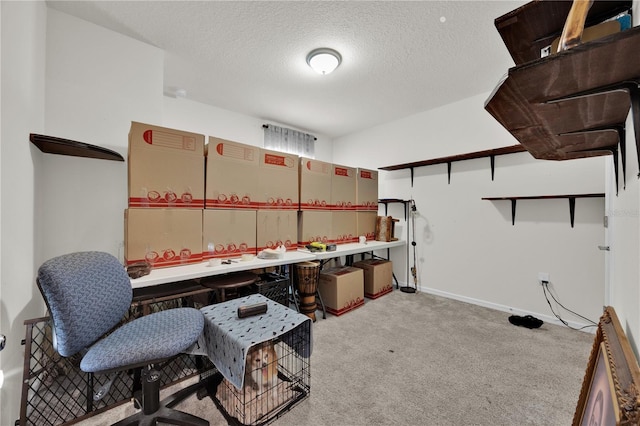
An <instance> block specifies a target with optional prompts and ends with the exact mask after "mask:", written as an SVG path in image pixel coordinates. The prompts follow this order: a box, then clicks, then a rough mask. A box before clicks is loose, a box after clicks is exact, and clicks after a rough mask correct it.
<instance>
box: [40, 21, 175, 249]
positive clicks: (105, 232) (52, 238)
mask: <svg viewBox="0 0 640 426" xmlns="http://www.w3.org/2000/svg"><path fill="white" fill-rule="evenodd" d="M47 26H48V28H47V80H46V92H47V93H46V99H47V103H46V126H45V127H46V133H47V134H49V135H52V136H58V137H63V138H68V139H72V140H77V141H81V142H85V143H89V144H93V145H98V146H102V147H105V148H110V149H112V150H114V151H117V152H119V153H120V154H122V156H123V157H124V158H125V159H126V158H127V146H128V133H129V127H130V125H131V121H132V120H133V121H142V122H151V123H156V122H160V123H161V122H162V116H163V110H162V109H163V105H162V99H163V93H162V84H163V71H162V69H163V59H164V54H163V52H162V51H161V50H159V49H157V48H155V47H152V46H149V45H146V44H143V43H140V42H137V41H135V40H132V39H130V38H128V37H124V36H121V35H119V34H116V33H114V32H112V31H108V30H106V29H103V28H101V27H98V26H95V25H93V24H90V23H88V22H86V21H82V20H79V19H76V18H73V17H71V16H69V15H66V14H64V13H60V12H57V11H55V10H49V11H48V21H47ZM43 166H44V167H43V169H44V174H43V179H42V180H41V182H39V184H40V185H41V188H42V197H41V199H40V200H39V201H40V206H41V208H40V209H39V211H40V212H42V213H43V218H42V221H43V225H44V226H43V229H42V235H41V236H40V240H41V242H42V246H43V258H44V259H48V258H50V257H53V256H55V255H58V254H62V253H67V252H70V251H75V250H104V251H107V252H109V253H112V254H114V255H120V256H121V254H120V253H119V247H120V246H121V244H122V242H123V235H124V230H123V229H124V228H123V212H124V209H125V208H126V205H127V165H126V163H125V162H116V161H105V160H97V159H88V158H80V157H68V156H60V155H46V156H45V157H44V158H43Z"/></svg>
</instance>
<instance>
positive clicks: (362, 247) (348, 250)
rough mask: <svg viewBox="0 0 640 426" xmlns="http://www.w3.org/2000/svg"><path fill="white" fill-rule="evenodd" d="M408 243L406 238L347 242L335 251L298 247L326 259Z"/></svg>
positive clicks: (318, 257) (304, 251) (302, 250)
mask: <svg viewBox="0 0 640 426" xmlns="http://www.w3.org/2000/svg"><path fill="white" fill-rule="evenodd" d="M406 244H407V242H406V241H404V240H397V241H390V242H388V243H387V242H384V241H367V242H366V243H364V244H360V243H347V244H338V247H337V248H336V250H335V251H320V252H311V251H309V250H308V249H300V248H299V249H298V252H299V253H308V254H311V255H313V256H315V260H324V259H332V258H334V257H340V256H349V255H351V254H358V253H368V252H370V251H376V250H384V249H388V248H393V247H402V246H405V245H406Z"/></svg>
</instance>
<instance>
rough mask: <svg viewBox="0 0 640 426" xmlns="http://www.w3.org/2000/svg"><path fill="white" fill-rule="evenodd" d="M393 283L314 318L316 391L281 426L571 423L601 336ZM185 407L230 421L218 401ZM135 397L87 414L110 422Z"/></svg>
mask: <svg viewBox="0 0 640 426" xmlns="http://www.w3.org/2000/svg"><path fill="white" fill-rule="evenodd" d="M508 317H509V314H507V313H504V312H500V311H495V310H491V309H487V308H483V307H479V306H476V305H471V304H466V303H462V302H459V301H455V300H451V299H446V298H442V297H437V296H433V295H429V294H424V293H417V294H407V293H402V292H400V291H397V290H396V291H393V292H392V293H390V294H388V295H385V296H383V297H381V298H379V299H376V300H367V303H366V304H365V306H363V307H361V308H358V309H356V310H355V311H352V312H349V313H347V314H345V315H343V316H340V317H335V316H332V315H327V319H322V314H321V313H320V312H319V314H318V321H317V322H316V323H315V324H314V325H313V335H314V347H313V355H312V357H311V392H310V396H309V397H308V398H307V399H305V400H304V401H302V402H301V403H300V404H298V405H297V406H295V407H294V408H293V409H292V410H291V411H289V412H288V413H286V414H284V415H283V417H281V418H279V419H277V420H276V421H275V422H274V423H273V424H275V425H280V426H302V425H487V426H489V425H491V426H494V425H519V426H520V425H544V426H549V425H569V424H571V420H572V418H573V413H574V410H575V406H576V403H577V400H578V394H579V392H580V386H581V383H582V379H583V376H584V372H585V369H586V366H587V359H588V356H589V351H590V349H591V344H592V342H593V337H594V336H593V335H592V334H589V333H585V332H581V331H574V330H571V329H568V328H566V327H562V326H558V325H553V324H546V323H545V324H544V325H543V326H542V327H541V328H539V329H533V330H530V329H526V328H523V327H516V326H514V325H511V324H510V323H509V321H508ZM179 408H180V409H182V410H184V411H188V412H190V413H193V414H196V415H198V416H202V417H205V418H207V419H208V420H209V421H210V422H211V424H212V425H225V424H227V422H226V421H225V419H224V417H223V416H222V414H221V413H220V412H219V411H218V410H217V408H216V407H215V405H214V404H213V402H212V401H211V399H209V398H205V399H203V400H200V401H199V400H197V398H195V397H192V398H190V399H188V400H187V401H185V402H183V403H182V404H181V405H180V406H179ZM132 412H133V408H132V406H131V404H127V405H126V407H120V408H117V409H114V410H111V411H109V412H107V413H103V414H102V415H100V416H96V417H94V418H92V419H90V420H87V421H84V422H82V423H80V424H82V425H92V426H93V425H96V426H97V425H109V424H111V423H112V422H114V421H116V420H118V419H120V418H122V416H124V415H127V414H129V413H132Z"/></svg>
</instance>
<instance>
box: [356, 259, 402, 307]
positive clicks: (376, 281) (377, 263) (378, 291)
mask: <svg viewBox="0 0 640 426" xmlns="http://www.w3.org/2000/svg"><path fill="white" fill-rule="evenodd" d="M353 267H354V268H360V269H362V270H363V271H364V295H365V297H368V298H369V299H377V298H378V297H380V296H384V295H385V294H388V293H391V292H392V291H393V263H392V262H391V261H389V260H383V259H365V260H361V261H359V262H355V263H354V264H353Z"/></svg>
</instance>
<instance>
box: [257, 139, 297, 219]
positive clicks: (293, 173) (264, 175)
mask: <svg viewBox="0 0 640 426" xmlns="http://www.w3.org/2000/svg"><path fill="white" fill-rule="evenodd" d="M258 163H259V164H258V173H257V175H256V176H255V179H256V180H257V181H258V191H259V195H258V209H259V210H263V209H275V210H294V211H297V210H298V168H299V163H300V160H299V157H298V156H297V155H294V154H287V153H284V152H278V151H270V150H267V149H263V148H260V159H259V162H258Z"/></svg>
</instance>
